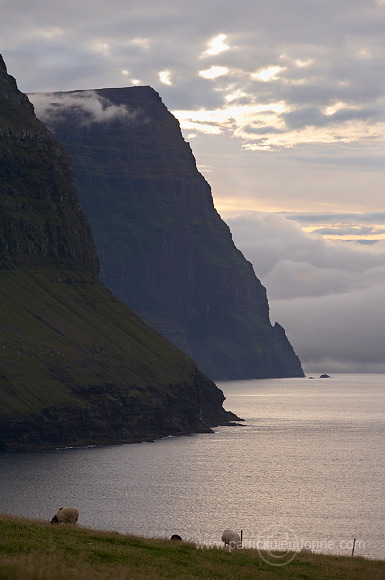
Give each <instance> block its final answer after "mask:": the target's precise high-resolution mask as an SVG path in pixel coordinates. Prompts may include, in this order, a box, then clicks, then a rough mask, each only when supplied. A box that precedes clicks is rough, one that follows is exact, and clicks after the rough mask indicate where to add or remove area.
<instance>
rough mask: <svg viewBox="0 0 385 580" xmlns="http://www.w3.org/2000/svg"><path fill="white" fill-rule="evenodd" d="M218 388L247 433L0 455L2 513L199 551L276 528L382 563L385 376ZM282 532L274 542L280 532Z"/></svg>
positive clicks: (222, 431) (221, 431)
mask: <svg viewBox="0 0 385 580" xmlns="http://www.w3.org/2000/svg"><path fill="white" fill-rule="evenodd" d="M314 376H315V377H316V378H314V380H309V379H308V378H304V379H296V378H293V379H270V380H255V381H231V382H222V383H218V386H219V387H220V388H222V389H223V391H224V393H225V395H226V402H225V407H226V409H229V410H231V411H233V412H235V413H237V414H238V415H239V416H240V417H243V418H244V419H245V421H244V425H243V426H241V427H239V426H234V427H219V428H217V429H216V430H215V433H214V434H198V435H191V436H188V437H170V438H166V439H162V440H159V441H156V442H154V443H142V444H134V445H119V446H109V447H92V448H87V449H68V450H57V451H50V452H36V453H30V454H26V453H7V454H5V453H2V454H0V475H1V477H0V513H10V514H15V515H20V516H26V517H32V518H38V519H45V520H50V519H51V518H52V516H53V515H54V513H55V511H56V510H57V509H58V508H59V507H64V506H66V505H76V506H77V507H78V508H79V510H80V518H79V524H80V525H83V526H87V527H92V528H101V529H107V530H117V531H119V532H124V533H133V534H139V535H143V536H158V537H170V536H171V535H172V534H174V533H178V534H180V535H181V536H182V538H183V539H186V540H191V541H194V542H197V543H200V542H205V543H216V542H219V541H220V538H221V534H222V532H223V530H224V529H225V528H231V529H234V530H236V531H238V532H239V531H240V530H243V537H244V540H245V542H246V544H248V545H250V546H252V545H253V542H256V541H257V540H258V539H260V538H265V537H266V535H268V534H269V533H271V529H272V528H274V529H275V533H278V535H279V534H281V536H282V539H285V538H288V537H289V536H290V538H295V539H296V542H297V544H298V546H299V547H301V545H304V544H305V545H308V546H311V547H312V549H313V550H314V551H316V552H324V553H341V554H345V555H350V553H351V543H352V540H353V537H355V538H357V544H356V551H355V553H356V554H358V555H364V556H366V557H375V558H382V559H385V548H384V544H383V515H384V511H385V509H384V508H385V498H384V494H383V490H384V489H385V469H384V460H383V458H384V451H385V438H384V431H385V424H384V412H385V375H336V376H332V377H331V378H330V379H320V378H318V376H319V375H314ZM277 530H279V532H277Z"/></svg>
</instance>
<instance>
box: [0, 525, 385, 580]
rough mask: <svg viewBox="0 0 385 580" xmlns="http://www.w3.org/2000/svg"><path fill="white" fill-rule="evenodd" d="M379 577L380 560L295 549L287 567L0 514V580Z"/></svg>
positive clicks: (251, 556) (383, 568) (249, 553)
mask: <svg viewBox="0 0 385 580" xmlns="http://www.w3.org/2000/svg"><path fill="white" fill-rule="evenodd" d="M69 578H70V579H71V580H155V579H158V578H169V579H175V580H190V579H193V578H205V579H210V578H215V579H223V580H251V579H258V580H275V579H277V580H279V579H283V580H286V579H288V580H289V579H290V580H297V579H298V580H299V579H301V580H304V579H308V580H321V579H322V580H328V579H336V580H337V579H338V580H345V579H346V580H361V579H362V580H367V579H368V578H370V579H371V580H383V579H384V578H385V561H382V560H367V559H365V558H361V557H355V558H349V557H346V556H324V555H315V554H297V555H296V556H295V557H294V559H293V560H292V561H291V562H290V563H288V564H286V565H285V566H280V567H278V566H272V565H270V564H267V563H266V562H265V561H264V560H263V559H262V558H261V556H260V555H259V554H258V552H257V551H256V550H250V549H248V550H239V551H236V552H235V551H233V552H231V553H229V552H228V551H225V550H221V549H203V550H202V549H197V548H196V546H195V544H192V543H187V542H173V541H171V540H163V539H150V538H143V537H136V536H129V535H125V534H119V533H117V532H104V531H96V530H90V529H88V528H81V527H72V526H64V525H60V526H52V525H51V524H49V523H47V522H40V521H34V520H27V519H22V518H16V517H14V516H8V515H0V580H68V579H69Z"/></svg>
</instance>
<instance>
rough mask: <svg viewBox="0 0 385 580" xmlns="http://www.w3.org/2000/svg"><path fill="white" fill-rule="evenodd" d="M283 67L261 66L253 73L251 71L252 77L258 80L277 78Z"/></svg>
mask: <svg viewBox="0 0 385 580" xmlns="http://www.w3.org/2000/svg"><path fill="white" fill-rule="evenodd" d="M284 70H285V69H284V68H283V67H281V66H268V67H266V68H262V69H260V70H258V71H257V72H255V73H251V75H250V76H251V78H252V79H257V80H259V81H264V82H266V83H267V82H269V81H275V80H277V78H278V76H277V75H278V74H279V73H280V72H282V71H284Z"/></svg>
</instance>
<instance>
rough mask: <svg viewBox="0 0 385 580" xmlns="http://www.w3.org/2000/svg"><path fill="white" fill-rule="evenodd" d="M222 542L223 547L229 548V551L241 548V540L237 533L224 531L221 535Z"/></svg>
mask: <svg viewBox="0 0 385 580" xmlns="http://www.w3.org/2000/svg"><path fill="white" fill-rule="evenodd" d="M222 542H224V544H225V546H228V547H229V550H236V549H237V548H240V547H241V538H240V537H239V534H237V532H233V531H232V530H225V531H224V532H223V534H222Z"/></svg>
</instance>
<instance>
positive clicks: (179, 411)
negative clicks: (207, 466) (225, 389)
mask: <svg viewBox="0 0 385 580" xmlns="http://www.w3.org/2000/svg"><path fill="white" fill-rule="evenodd" d="M98 269H99V266H98V258H97V254H96V250H95V246H94V243H93V240H92V236H91V230H90V228H89V225H88V221H87V218H86V217H85V215H84V213H83V211H82V209H81V207H80V203H79V200H78V197H77V193H76V189H75V181H74V177H73V174H72V170H71V164H70V159H69V156H68V153H67V152H66V151H65V150H64V148H63V147H62V146H61V145H59V143H58V142H57V140H56V139H55V138H54V137H53V136H52V134H51V133H50V132H49V130H48V129H47V128H46V127H45V126H44V125H43V123H42V122H41V121H39V120H38V119H37V118H36V116H35V115H34V109H33V106H32V105H31V103H30V102H29V100H28V98H27V97H26V96H25V95H23V94H22V93H21V92H20V91H19V90H18V88H17V84H16V81H15V79H14V78H13V77H12V76H10V75H8V73H7V69H6V66H5V64H4V61H3V59H2V58H1V57H0V450H1V451H3V450H30V449H41V448H50V447H67V446H73V445H90V444H104V443H118V442H132V441H140V440H143V439H146V440H148V439H152V438H156V437H160V436H164V435H170V434H175V435H177V434H182V433H191V432H196V431H208V430H209V429H210V426H215V425H218V424H226V423H227V422H228V421H229V420H231V419H234V415H233V414H232V413H229V412H226V411H225V410H224V409H223V406H222V403H223V401H224V396H223V393H222V391H221V390H220V389H218V388H217V386H216V385H215V384H214V383H213V382H212V381H211V380H210V379H208V378H207V377H206V376H205V375H204V374H203V373H202V372H201V371H199V370H198V368H197V366H196V364H195V363H194V362H193V361H192V360H191V359H189V358H188V357H187V356H185V355H184V354H183V353H182V352H181V351H180V350H178V349H177V348H176V347H174V346H173V345H171V344H170V343H169V342H168V341H167V340H166V339H165V338H164V337H162V336H161V335H160V334H159V333H157V332H156V331H154V330H153V329H151V328H150V327H149V326H148V325H147V324H146V323H144V322H143V321H142V320H141V319H140V318H138V316H137V315H135V314H134V313H133V312H132V311H131V310H129V309H128V308H127V306H125V305H124V304H123V303H122V302H121V301H120V300H118V299H117V298H116V297H115V296H114V295H113V294H112V293H111V291H110V290H108V289H107V288H106V287H105V286H104V285H103V284H102V283H101V282H100V280H99V279H98Z"/></svg>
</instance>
